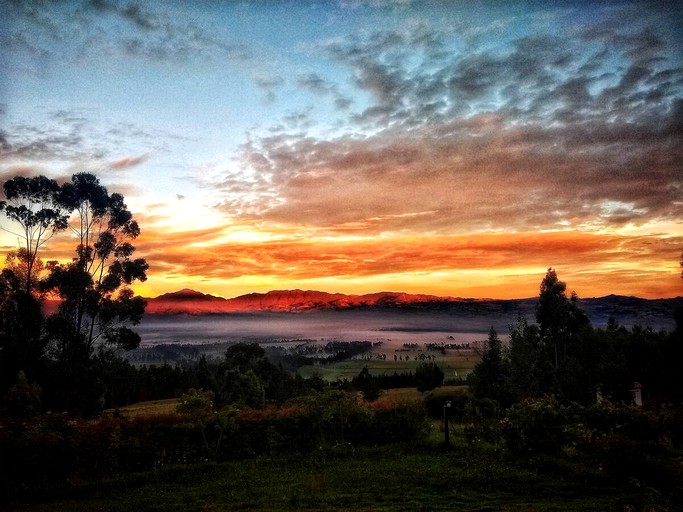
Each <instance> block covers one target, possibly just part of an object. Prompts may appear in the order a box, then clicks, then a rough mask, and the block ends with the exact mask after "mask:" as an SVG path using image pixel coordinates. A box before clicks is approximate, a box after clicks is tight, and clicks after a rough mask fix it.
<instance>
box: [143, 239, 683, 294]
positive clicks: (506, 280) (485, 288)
mask: <svg viewBox="0 0 683 512" xmlns="http://www.w3.org/2000/svg"><path fill="white" fill-rule="evenodd" d="M217 235H218V233H216V230H197V231H191V232H178V233H161V232H160V233H155V232H149V231H148V232H146V233H145V234H143V235H142V236H141V237H140V239H139V240H138V243H137V246H138V248H139V252H140V254H142V255H143V256H145V257H146V258H147V259H148V261H149V263H150V265H151V273H159V274H161V275H168V276H172V277H173V279H174V280H182V281H183V282H187V283H192V282H197V281H199V280H207V282H208V283H211V282H213V283H214V285H213V288H212V290H213V292H215V293H221V294H223V295H230V293H235V294H238V293H247V292H250V291H253V290H252V289H244V290H242V291H239V290H234V292H227V291H222V292H221V290H220V289H218V290H217V289H216V287H217V285H216V283H220V282H223V283H230V282H233V284H232V287H233V288H234V282H235V281H239V280H244V279H245V278H250V279H251V280H252V281H253V280H258V278H259V277H261V278H262V279H263V280H264V281H265V282H267V283H269V285H270V287H277V288H287V287H294V286H293V285H292V283H298V284H301V283H304V284H307V285H308V286H310V287H318V288H319V289H324V287H326V286H327V287H329V286H330V285H332V284H334V285H335V286H337V289H336V290H329V289H328V290H326V291H340V290H339V288H340V287H344V288H347V290H346V291H349V292H359V291H361V290H360V288H363V290H362V291H377V289H374V290H373V289H369V290H368V289H367V286H368V283H370V285H372V284H373V283H374V285H375V286H378V285H380V284H389V285H391V283H395V284H393V286H394V287H401V288H400V289H401V290H403V291H405V290H410V291H415V292H418V291H420V292H424V293H437V294H447V295H459V296H464V295H468V296H490V297H521V296H529V295H535V294H536V293H537V288H538V282H540V277H542V275H543V273H544V271H545V269H546V268H547V267H549V266H553V267H555V268H557V269H558V271H559V272H560V276H561V278H563V279H564V280H566V281H568V285H569V288H570V289H576V290H577V292H578V293H579V294H580V295H583V296H596V295H605V294H609V293H622V294H633V295H640V296H645V297H662V296H675V295H677V294H678V293H679V290H680V279H679V277H678V274H677V270H678V269H677V266H676V265H677V258H678V255H679V254H680V247H681V246H683V237H674V238H671V237H669V238H660V237H657V236H645V237H643V236H638V237H628V236H623V235H600V234H585V233H575V232H552V233H538V234H536V233H512V234H474V235H449V236H436V235H424V236H395V237H384V238H357V239H351V240H347V239H343V238H337V239H335V238H327V239H321V238H319V239H306V238H286V239H282V240H272V241H260V242H251V241H231V242H221V243H215V244H212V243H211V240H212V238H214V237H216V236H217ZM539 276H540V277H539ZM316 283H317V284H316ZM444 283H449V284H448V285H446V284H444ZM173 286H176V284H175V283H174V284H173ZM354 286H355V287H356V288H355V289H350V288H353V287H354ZM226 287H227V284H226ZM164 291H166V290H164Z"/></svg>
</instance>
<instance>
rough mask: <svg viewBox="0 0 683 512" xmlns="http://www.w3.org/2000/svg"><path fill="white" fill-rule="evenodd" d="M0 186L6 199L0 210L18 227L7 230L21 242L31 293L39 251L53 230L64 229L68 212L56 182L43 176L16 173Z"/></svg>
mask: <svg viewBox="0 0 683 512" xmlns="http://www.w3.org/2000/svg"><path fill="white" fill-rule="evenodd" d="M3 189H4V191H5V197H6V198H7V201H0V211H4V213H5V215H6V216H7V217H8V218H9V219H11V220H13V221H14V222H16V223H17V224H18V225H19V227H20V231H19V232H13V231H9V230H8V231H9V232H10V233H13V234H15V235H16V236H17V237H19V239H20V241H21V245H22V246H21V249H22V252H21V253H20V258H22V259H23V260H24V261H25V264H26V273H25V276H24V277H25V282H24V283H23V285H24V290H25V291H26V293H31V290H32V288H33V273H34V272H33V266H34V264H35V262H36V260H37V258H38V251H39V249H40V248H41V247H42V246H43V245H44V244H45V243H46V242H47V241H48V240H49V239H50V238H52V236H53V235H54V234H55V233H56V232H58V231H60V230H63V229H66V227H67V220H68V214H67V213H66V212H65V210H66V208H65V206H64V205H63V204H62V203H61V202H60V201H59V199H58V191H59V185H58V184H57V182H56V181H55V180H51V179H48V178H46V177H45V176H36V177H33V178H26V177H24V176H16V177H14V178H12V179H10V180H7V181H6V182H5V183H4V184H3Z"/></svg>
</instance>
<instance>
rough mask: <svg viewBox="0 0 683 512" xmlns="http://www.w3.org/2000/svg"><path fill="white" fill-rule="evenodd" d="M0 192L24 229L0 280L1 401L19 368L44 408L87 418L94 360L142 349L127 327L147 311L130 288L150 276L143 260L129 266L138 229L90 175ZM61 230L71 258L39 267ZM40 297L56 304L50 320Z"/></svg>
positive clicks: (92, 401)
mask: <svg viewBox="0 0 683 512" xmlns="http://www.w3.org/2000/svg"><path fill="white" fill-rule="evenodd" d="M3 187H4V191H5V196H6V197H7V201H6V202H5V201H3V202H0V210H2V211H3V213H4V214H5V215H6V216H7V217H8V218H9V219H10V220H12V221H14V222H15V223H16V224H18V225H19V226H20V232H19V233H17V234H18V236H19V238H20V242H21V245H22V246H21V247H20V248H19V249H18V250H17V251H16V252H11V253H9V254H8V259H7V264H6V268H5V269H4V270H3V272H2V278H1V279H0V311H1V312H2V315H1V316H2V321H0V351H1V356H0V373H1V374H2V375H3V378H2V379H0V393H3V394H4V392H6V391H7V389H8V387H9V386H10V385H11V382H10V381H9V380H8V379H9V378H13V376H15V375H17V373H18V372H19V371H22V370H23V371H25V372H26V373H27V375H28V376H30V377H31V378H32V379H35V380H38V381H39V382H40V383H41V384H43V388H44V389H45V390H48V389H49V392H48V393H46V394H45V397H44V398H45V405H46V406H47V407H50V408H58V409H60V410H62V409H66V410H69V411H70V412H72V413H76V414H92V413H93V412H95V410H96V409H97V407H98V405H99V404H100V402H102V393H103V392H104V391H105V388H104V386H103V384H102V383H101V382H100V380H99V378H98V375H97V370H98V368H97V366H98V364H99V363H98V361H96V359H97V355H96V353H97V352H98V351H100V352H101V351H102V350H104V348H103V347H104V346H108V347H115V348H116V349H121V350H130V349H132V348H135V347H137V346H138V345H139V343H140V337H139V336H138V335H137V333H135V332H134V331H133V330H132V329H130V326H131V325H133V326H134V325H136V324H137V323H139V322H140V319H141V317H142V314H143V313H144V309H145V304H144V301H143V300H142V298H140V297H135V296H134V294H133V292H132V291H131V289H130V288H129V286H130V285H131V284H132V283H133V282H134V281H138V280H140V281H144V280H145V279H146V271H147V269H148V265H147V262H146V261H145V260H144V259H142V258H138V259H133V258H132V255H133V252H134V251H135V248H134V247H133V245H132V244H131V243H130V242H131V240H133V239H134V238H136V237H137V236H138V235H139V233H140V228H139V226H138V224H137V222H136V221H135V220H133V216H132V214H131V213H130V211H129V210H128V208H127V206H126V204H125V202H124V199H123V196H122V195H121V194H116V193H114V194H109V193H108V191H107V189H106V188H105V187H104V186H102V185H100V183H99V180H98V179H97V178H96V177H95V176H94V175H92V174H88V173H78V174H75V175H73V176H72V179H71V182H68V183H65V184H63V185H61V186H60V185H59V184H58V183H57V182H56V181H55V180H50V179H48V178H46V177H44V176H38V177H34V178H25V177H22V176H17V177H14V178H12V179H10V180H8V181H6V182H5V183H4V185H3ZM67 228H68V229H70V231H71V234H72V235H74V236H75V238H76V239H77V240H78V245H77V246H76V248H75V249H76V250H75V257H74V258H73V260H72V261H71V262H70V263H63V264H60V263H57V262H56V261H52V262H48V264H47V265H45V266H44V265H43V263H42V261H41V260H40V258H39V250H40V249H41V248H42V247H43V246H44V245H45V243H46V242H47V241H48V240H50V239H51V238H52V237H53V236H54V235H55V234H56V233H57V232H59V231H62V230H65V229H67ZM44 270H45V271H47V274H48V275H47V276H46V277H45V278H44V279H42V278H41V273H42V272H43V271H44ZM46 293H49V294H51V295H52V296H53V297H58V298H59V299H60V304H59V308H58V312H57V313H56V314H55V315H52V316H50V317H49V318H47V319H45V318H44V316H43V313H42V310H41V301H42V300H43V297H44V294H46ZM100 367H101V366H100ZM7 376H10V377H7Z"/></svg>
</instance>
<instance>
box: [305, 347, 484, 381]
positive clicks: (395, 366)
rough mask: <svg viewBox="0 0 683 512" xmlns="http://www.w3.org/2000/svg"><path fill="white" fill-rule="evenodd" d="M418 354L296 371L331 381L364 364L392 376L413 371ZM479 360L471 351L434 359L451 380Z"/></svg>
mask: <svg viewBox="0 0 683 512" xmlns="http://www.w3.org/2000/svg"><path fill="white" fill-rule="evenodd" d="M419 353H420V352H419V351H414V352H412V353H411V352H408V353H407V354H401V356H404V355H410V360H409V361H394V359H393V355H390V356H389V357H387V359H386V360H383V361H382V360H377V359H370V360H363V359H349V360H346V361H341V362H338V363H332V364H329V365H327V364H326V365H315V366H313V365H309V366H302V367H301V368H299V369H298V372H299V374H300V375H301V376H302V377H305V378H309V377H311V376H313V375H319V376H320V377H322V378H323V379H325V380H326V381H329V382H334V381H336V380H338V379H341V380H343V379H347V380H351V379H353V378H354V377H355V376H357V375H358V374H359V373H360V371H361V370H362V369H363V368H364V367H366V366H367V367H368V370H370V373H371V374H372V375H387V374H389V375H391V374H393V373H394V372H397V373H408V372H413V373H414V372H415V368H417V365H418V364H420V363H421V361H418V360H417V359H416V358H415V355H418V354H419ZM479 359H480V357H479V355H478V354H476V353H475V352H474V351H461V352H457V351H447V352H446V355H442V354H438V355H437V356H436V360H435V361H434V362H435V363H436V364H438V365H439V367H440V368H441V369H442V370H443V372H444V378H445V380H451V379H457V378H465V377H466V376H467V374H468V373H469V372H471V371H472V368H474V366H475V365H476V364H477V363H478V362H479Z"/></svg>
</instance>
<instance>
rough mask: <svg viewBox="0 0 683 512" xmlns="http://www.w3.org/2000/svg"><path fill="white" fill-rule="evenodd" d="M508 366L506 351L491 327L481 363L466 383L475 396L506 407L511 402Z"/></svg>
mask: <svg viewBox="0 0 683 512" xmlns="http://www.w3.org/2000/svg"><path fill="white" fill-rule="evenodd" d="M509 364H510V363H509V357H508V354H507V350H506V349H505V347H503V343H502V342H501V340H500V338H498V333H496V331H495V329H494V328H493V327H491V330H490V331H489V336H488V339H487V341H486V345H485V347H484V351H483V353H482V355H481V361H480V362H479V363H478V364H477V365H476V366H475V367H474V369H473V370H472V373H470V375H469V376H468V378H467V383H468V384H469V385H470V387H471V388H472V391H473V392H474V394H475V395H476V396H478V397H488V398H490V399H493V400H496V401H498V402H499V403H501V404H503V405H504V406H507V405H509V404H510V403H511V402H512V396H511V393H510V368H509Z"/></svg>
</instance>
